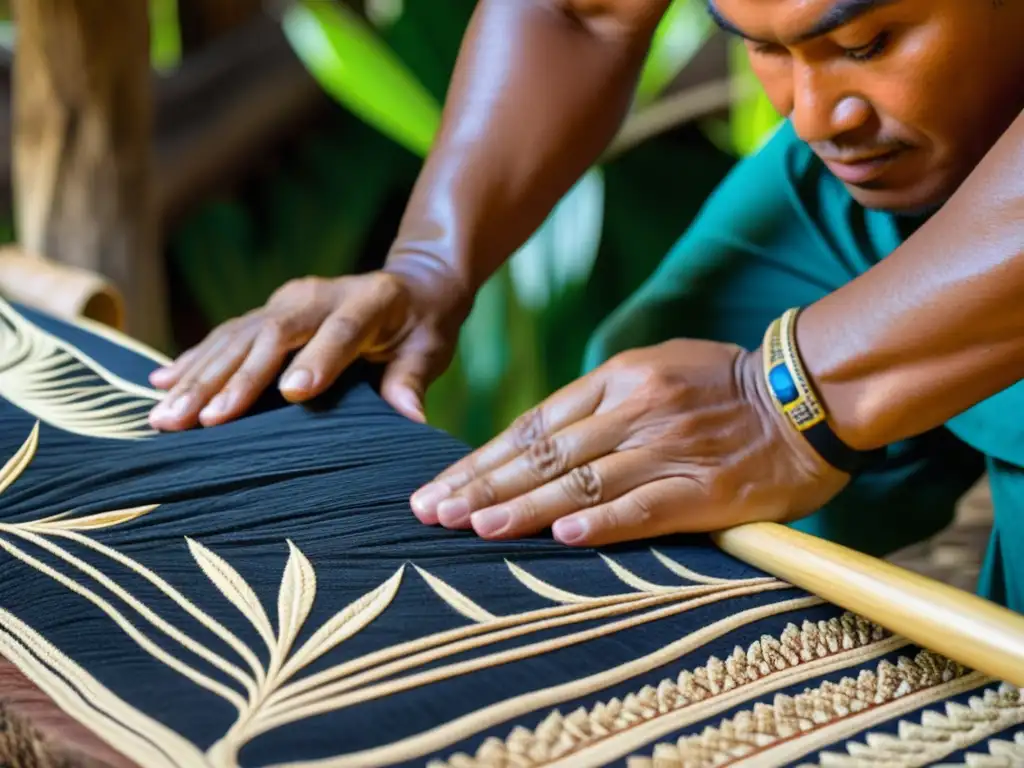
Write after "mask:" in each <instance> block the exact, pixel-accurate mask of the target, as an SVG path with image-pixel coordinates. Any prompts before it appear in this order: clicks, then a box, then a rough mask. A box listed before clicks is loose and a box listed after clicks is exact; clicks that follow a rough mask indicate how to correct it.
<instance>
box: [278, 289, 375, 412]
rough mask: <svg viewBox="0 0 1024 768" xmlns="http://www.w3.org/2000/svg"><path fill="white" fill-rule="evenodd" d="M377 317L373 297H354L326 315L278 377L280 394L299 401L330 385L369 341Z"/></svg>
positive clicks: (316, 393) (317, 393) (313, 395)
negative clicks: (282, 373)
mask: <svg viewBox="0 0 1024 768" xmlns="http://www.w3.org/2000/svg"><path fill="white" fill-rule="evenodd" d="M379 319H380V308H379V303H378V302H377V301H376V300H375V299H374V298H373V297H370V298H368V299H366V298H361V297H356V298H353V299H352V300H351V301H348V302H345V304H344V305H343V306H342V307H341V308H340V309H338V310H335V311H334V312H332V313H331V314H329V315H328V316H327V317H326V318H325V319H324V321H323V323H321V325H320V327H319V329H317V332H316V333H315V334H314V335H313V338H312V339H310V340H309V343H308V344H306V346H305V347H304V348H303V349H302V351H301V352H300V353H299V354H298V355H296V356H295V360H293V361H292V364H291V365H290V366H289V367H288V370H287V371H286V372H285V373H284V375H283V376H282V377H281V383H280V385H279V386H280V389H281V394H283V395H284V396H285V397H286V398H287V399H288V400H290V401H292V402H301V401H303V400H308V399H309V398H311V397H315V396H316V395H319V394H320V393H322V392H323V391H324V390H326V389H327V388H328V387H330V386H331V384H333V383H334V382H335V381H336V380H337V378H338V377H339V376H340V375H341V374H342V372H343V371H344V370H345V369H346V368H347V367H348V366H349V365H351V364H352V361H353V360H355V359H356V358H357V357H358V356H359V353H360V352H361V350H362V348H363V347H364V346H365V345H366V344H367V343H372V340H373V339H372V337H373V335H374V334H375V332H376V330H377V327H378V324H379Z"/></svg>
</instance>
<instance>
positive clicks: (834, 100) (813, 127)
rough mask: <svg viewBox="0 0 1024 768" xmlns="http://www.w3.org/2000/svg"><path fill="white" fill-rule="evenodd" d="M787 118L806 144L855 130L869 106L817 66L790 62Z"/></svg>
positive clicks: (865, 118)
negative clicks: (846, 90) (789, 105)
mask: <svg viewBox="0 0 1024 768" xmlns="http://www.w3.org/2000/svg"><path fill="white" fill-rule="evenodd" d="M792 78H793V85H792V88H793V91H792V105H791V110H790V116H789V117H790V122H791V123H792V125H793V130H794V131H795V132H796V134H797V136H799V137H800V138H801V139H802V140H803V141H805V142H807V143H808V144H814V143H817V142H825V141H833V140H835V138H836V137H837V136H842V135H843V134H847V133H852V132H855V131H856V130H857V129H858V128H861V127H862V126H863V125H864V124H865V123H867V122H868V121H869V120H870V119H871V106H870V104H868V102H867V101H866V100H865V99H864V98H862V97H860V96H857V95H856V94H852V93H848V92H844V87H843V84H842V83H841V82H836V81H835V80H834V79H833V78H831V77H830V76H829V74H828V73H827V72H826V71H825V70H824V69H823V67H820V66H814V65H810V64H805V63H800V62H798V61H794V62H793V67H792Z"/></svg>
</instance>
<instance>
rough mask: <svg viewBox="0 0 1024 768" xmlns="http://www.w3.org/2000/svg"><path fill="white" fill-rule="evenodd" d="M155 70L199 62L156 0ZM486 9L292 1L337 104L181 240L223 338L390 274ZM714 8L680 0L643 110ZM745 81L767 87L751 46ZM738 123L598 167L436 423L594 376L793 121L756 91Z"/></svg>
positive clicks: (465, 354) (475, 433) (173, 251)
mask: <svg viewBox="0 0 1024 768" xmlns="http://www.w3.org/2000/svg"><path fill="white" fill-rule="evenodd" d="M149 2H150V11H151V14H150V15H151V20H152V33H153V34H152V62H153V65H154V67H155V68H157V69H162V70H167V69H170V68H173V67H174V66H175V65H176V64H177V62H178V61H179V58H180V56H181V46H180V37H179V33H178V25H177V13H176V2H177V0H149ZM474 5H475V2H474V0H444V2H443V3H440V4H439V3H437V2H436V0H387V1H386V2H385V0H365V2H363V3H361V4H360V6H359V12H357V10H355V8H354V7H353V6H350V5H347V4H345V3H344V2H341V0H291V2H290V3H289V4H287V5H286V6H285V7H284V8H283V10H282V11H281V17H280V18H281V24H282V26H283V30H284V32H285V34H286V36H287V38H288V40H289V41H290V43H291V45H292V47H293V49H294V50H295V52H296V53H297V54H298V56H299V57H300V59H301V60H302V61H303V63H304V64H305V66H306V67H307V69H308V70H309V71H310V72H311V73H312V75H313V76H314V77H315V78H316V80H317V81H318V82H319V83H320V85H321V86H322V88H323V89H324V91H325V92H326V93H327V94H329V95H330V96H331V97H332V99H333V100H334V102H335V104H336V106H337V109H336V112H335V113H333V114H331V115H330V117H329V118H328V119H326V120H324V121H321V122H320V123H319V124H318V125H317V127H316V128H315V129H314V130H312V131H310V132H308V133H306V134H305V135H303V136H302V137H300V138H299V139H298V140H296V141H294V142H292V143H291V144H290V145H289V146H288V147H286V148H283V149H282V150H281V151H280V153H279V154H278V156H276V157H274V158H273V160H274V162H273V165H272V168H271V170H269V171H266V172H263V173H260V174H258V175H257V177H256V178H254V179H250V180H248V181H247V183H246V184H245V185H244V187H243V188H241V189H238V190H236V191H234V192H232V193H230V194H224V195H222V196H221V197H219V198H217V199H212V200H209V201H206V202H205V203H204V204H203V205H202V206H200V207H199V208H198V209H197V210H195V211H193V212H192V214H191V215H189V216H188V217H187V219H186V220H185V221H184V222H182V223H180V224H179V225H178V226H177V227H176V228H175V230H174V231H173V232H171V233H169V245H168V256H169V259H170V266H171V271H172V276H173V278H174V281H175V284H176V285H177V286H178V287H179V290H181V291H182V292H183V293H184V295H186V296H187V297H188V299H189V301H188V305H189V306H190V307H191V308H193V309H194V310H195V312H197V313H198V314H199V316H200V318H199V322H198V323H193V324H192V325H193V327H197V328H199V329H208V328H210V327H212V326H214V325H216V324H218V323H220V322H223V321H224V320H227V319H229V318H231V317H234V316H236V315H238V314H241V313H243V312H245V311H247V310H249V309H251V308H253V307H257V306H259V305H260V304H262V303H263V302H264V301H265V300H266V299H267V297H268V296H269V295H270V293H271V292H272V291H273V290H274V289H275V288H276V287H278V286H279V285H281V284H282V283H284V282H285V281H287V280H288V279H290V278H293V277H298V276H302V275H311V274H312V275H324V276H334V275H343V274H348V273H352V272H354V271H360V270H365V269H369V268H372V267H374V266H376V265H379V264H380V263H381V261H382V260H383V258H384V256H385V255H386V251H387V247H388V244H389V243H390V241H391V238H392V237H393V236H394V233H395V230H396V228H397V224H398V219H399V217H400V215H401V211H402V205H403V203H404V201H405V199H406V197H407V195H408V194H409V192H410V190H411V188H412V185H413V183H414V181H415V178H416V174H417V172H418V170H419V168H420V165H421V163H422V160H423V157H424V155H425V154H426V152H427V151H428V150H429V148H430V145H431V143H432V141H433V137H434V134H435V132H436V130H437V127H438V124H439V122H440V112H441V104H442V103H443V101H444V97H445V92H446V89H447V85H448V81H449V77H450V75H451V71H452V69H453V67H454V64H455V58H456V54H457V51H458V47H459V44H460V41H461V38H462V35H463V32H464V30H465V28H466V25H467V23H468V21H469V18H470V14H471V12H472V10H473V7H474ZM712 31H713V28H712V24H711V22H710V20H709V18H708V17H707V14H706V12H705V10H704V3H703V2H701V1H700V0H675V2H674V3H673V4H672V5H671V7H670V10H669V11H668V13H667V14H666V16H665V17H664V19H663V21H662V23H661V25H660V27H659V28H658V30H657V33H656V35H655V40H654V45H653V47H652V49H651V52H650V54H649V57H648V60H647V62H646V65H645V68H644V71H643V75H642V77H641V80H640V84H639V88H638V90H637V94H636V99H635V109H638V110H639V109H643V108H644V107H646V106H648V105H650V104H651V103H653V102H655V101H656V100H657V99H658V98H659V97H660V96H661V95H662V92H663V90H664V89H665V87H666V86H667V85H668V84H669V83H670V82H671V81H672V79H673V78H674V77H675V76H676V75H677V74H678V73H679V71H680V70H681V69H682V68H683V67H685V66H686V64H687V63H688V62H689V61H690V60H691V58H692V57H693V56H694V55H695V53H696V52H697V51H698V50H699V49H700V48H701V46H702V45H703V43H704V42H705V41H706V40H707V38H708V36H709V35H710V34H711V33H712ZM731 67H732V72H731V77H733V78H734V79H735V81H736V83H737V84H738V85H741V86H750V84H751V83H752V82H753V81H752V75H751V73H750V71H749V67H748V64H747V60H746V55H745V52H744V50H743V48H742V46H741V45H739V44H734V47H733V50H732V53H731ZM737 93H742V94H744V95H743V97H742V98H737V99H736V100H735V102H734V104H733V106H732V108H731V112H730V114H729V116H728V118H727V119H725V120H721V119H719V120H705V121H702V122H700V123H698V124H693V125H687V126H684V127H681V128H680V129H677V130H675V131H671V132H667V133H665V134H662V135H660V136H658V137H655V138H653V139H651V140H648V141H646V142H644V143H642V144H640V145H638V146H636V147H634V148H632V149H630V150H629V151H627V152H625V153H622V154H620V155H618V156H616V157H615V158H614V159H612V160H610V161H608V162H605V163H602V164H601V165H599V166H595V167H594V168H592V169H590V170H589V171H588V172H587V174H586V175H585V176H584V177H583V178H582V179H581V180H580V181H579V183H578V184H577V185H576V186H575V187H574V188H573V189H572V190H571V191H570V192H569V194H568V195H566V197H565V198H564V199H563V200H562V201H561V202H560V203H559V204H558V206H557V207H556V208H555V210H554V211H553V212H552V214H551V216H550V217H549V218H548V220H547V221H546V222H545V223H544V224H543V225H542V226H541V227H540V229H539V230H538V231H537V232H536V233H535V234H534V236H533V237H532V238H531V240H530V241H529V242H528V243H527V244H526V245H524V247H523V248H522V249H520V251H519V252H517V253H516V254H515V255H514V256H513V257H512V259H511V260H510V262H509V263H508V264H506V265H505V266H504V267H503V268H502V269H501V270H499V272H498V273H497V274H495V275H494V277H493V278H492V279H491V280H490V281H489V282H488V283H487V284H486V285H485V286H484V288H483V290H482V291H481V293H480V296H479V298H478V300H477V302H476V304H475V306H474V309H473V312H472V314H471V315H470V317H469V319H468V321H467V323H466V325H465V326H464V328H463V331H462V334H461V337H460V341H459V348H458V353H457V355H456V358H455V360H454V361H453V364H452V366H451V367H450V369H449V370H448V371H447V373H446V374H445V375H444V376H442V377H441V379H440V380H438V381H437V382H436V383H435V385H434V386H433V387H432V388H431V390H430V392H429V395H428V400H427V411H428V418H429V420H430V421H431V423H433V424H434V425H436V426H438V427H440V428H442V429H444V430H446V431H448V432H450V433H452V434H454V435H456V436H458V437H460V438H462V439H464V440H466V441H467V442H469V443H470V444H473V445H479V444H481V443H482V442H484V441H486V440H487V439H489V438H490V437H492V436H493V435H494V434H496V433H497V432H499V431H500V430H501V429H503V428H504V427H505V426H507V425H508V423H509V422H511V420H512V419H514V418H515V417H516V416H518V415H519V414H520V413H521V412H522V411H523V410H525V409H526V408H529V407H530V406H531V405H533V404H535V403H537V402H538V401H539V400H541V399H543V398H544V397H546V396H547V395H549V394H550V393H552V392H553V391H555V390H556V389H558V388H559V387H561V386H564V385H565V384H567V383H569V382H570V381H571V380H572V379H573V378H575V377H576V376H577V375H578V374H579V372H580V366H581V362H582V356H583V350H584V346H585V344H586V341H587V339H588V337H589V336H590V335H591V333H592V332H593V331H594V329H595V328H596V327H597V325H598V324H599V323H600V322H601V320H602V319H603V318H604V317H605V316H607V315H608V314H609V313H610V312H611V311H612V310H613V309H614V308H615V307H616V306H617V305H618V304H619V303H621V302H622V301H623V300H625V298H626V297H627V296H628V295H629V294H630V293H631V292H632V291H633V290H635V289H636V288H637V287H638V286H639V285H640V283H641V282H642V281H643V280H644V279H645V278H646V277H647V276H648V275H649V274H650V272H651V271H652V270H653V269H654V267H655V266H656V265H657V263H658V261H659V260H660V259H661V258H662V256H663V255H664V253H665V252H666V251H667V250H668V249H669V248H670V247H671V245H672V243H673V242H674V241H675V240H676V239H677V238H678V237H679V236H680V235H681V234H682V233H683V231H684V230H685V229H686V226H687V224H688V223H689V221H690V220H691V219H692V218H693V217H694V216H695V215H696V213H697V212H698V210H699V208H700V206H701V205H702V203H703V201H704V199H705V198H706V197H707V195H708V194H709V193H710V192H711V190H712V189H713V188H714V186H715V185H716V184H717V183H718V182H719V181H720V180H721V179H722V177H723V176H724V175H725V174H726V173H727V172H728V171H729V169H730V168H731V167H732V165H733V164H734V163H735V161H736V159H737V158H739V157H741V156H743V155H745V154H748V153H750V152H752V151H754V150H755V149H756V148H757V146H758V145H759V144H760V142H761V141H763V140H764V138H765V136H766V135H767V134H768V133H769V132H770V131H771V130H772V129H773V128H774V127H775V125H776V124H777V122H778V120H779V118H778V116H777V115H776V114H775V113H774V111H773V110H772V108H771V106H770V105H769V104H768V103H767V101H766V99H765V98H764V95H763V93H761V92H760V90H759V89H757V88H756V87H752V88H751V87H746V88H744V89H742V90H737Z"/></svg>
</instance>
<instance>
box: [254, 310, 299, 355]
mask: <svg viewBox="0 0 1024 768" xmlns="http://www.w3.org/2000/svg"><path fill="white" fill-rule="evenodd" d="M291 326H292V323H291V321H290V320H289V318H288V316H287V315H285V314H274V315H266V316H264V318H263V320H262V321H261V322H260V326H259V334H260V335H261V336H263V337H264V338H266V340H267V341H269V342H270V343H271V344H272V345H273V346H276V347H279V346H283V345H284V344H286V343H287V342H288V339H289V338H290V337H291V332H292V327H291Z"/></svg>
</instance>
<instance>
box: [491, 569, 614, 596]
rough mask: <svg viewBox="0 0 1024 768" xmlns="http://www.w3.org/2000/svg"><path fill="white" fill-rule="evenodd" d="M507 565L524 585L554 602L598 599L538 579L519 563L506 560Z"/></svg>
mask: <svg viewBox="0 0 1024 768" xmlns="http://www.w3.org/2000/svg"><path fill="white" fill-rule="evenodd" d="M505 565H507V566H508V569H509V570H510V571H511V572H512V575H513V576H515V577H516V578H517V579H518V580H519V581H520V583H521V584H522V585H523V586H524V587H526V588H527V589H529V590H530V591H532V592H535V593H536V594H538V595H540V596H541V597H546V598H547V599H548V600H551V601H553V602H556V603H564V604H577V603H589V602H592V601H594V600H595V599H597V598H593V597H587V596H586V595H577V594H575V593H573V592H566V591H565V590H564V589H559V588H558V587H556V586H554V585H552V584H548V583H547V582H546V581H543V580H541V579H538V578H537V577H536V576H534V575H533V574H531V573H529V572H527V571H525V570H523V569H522V568H520V567H519V566H518V565H516V564H515V563H513V562H510V561H508V560H506V561H505Z"/></svg>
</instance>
